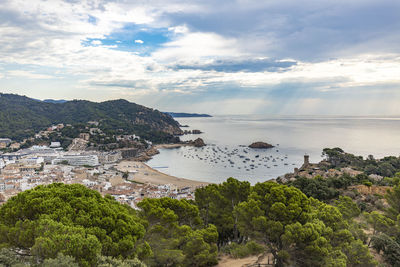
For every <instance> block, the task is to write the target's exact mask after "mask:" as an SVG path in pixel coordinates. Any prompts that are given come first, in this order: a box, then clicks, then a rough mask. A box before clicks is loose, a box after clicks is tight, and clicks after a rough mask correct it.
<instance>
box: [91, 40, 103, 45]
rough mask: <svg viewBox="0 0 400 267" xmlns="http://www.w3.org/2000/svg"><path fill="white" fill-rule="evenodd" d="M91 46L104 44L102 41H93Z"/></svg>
mask: <svg viewBox="0 0 400 267" xmlns="http://www.w3.org/2000/svg"><path fill="white" fill-rule="evenodd" d="M91 44H92V45H101V44H102V42H101V41H100V40H93V41H92V42H91Z"/></svg>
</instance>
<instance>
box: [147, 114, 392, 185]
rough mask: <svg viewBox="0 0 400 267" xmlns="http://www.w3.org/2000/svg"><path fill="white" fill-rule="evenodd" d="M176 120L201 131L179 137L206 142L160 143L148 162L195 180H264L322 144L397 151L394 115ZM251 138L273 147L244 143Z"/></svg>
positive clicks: (315, 153) (313, 156) (315, 155)
mask: <svg viewBox="0 0 400 267" xmlns="http://www.w3.org/2000/svg"><path fill="white" fill-rule="evenodd" d="M177 120H178V121H179V123H180V124H181V125H189V126H190V127H188V128H182V129H187V130H193V129H199V130H201V131H202V132H204V133H203V134H200V135H185V136H182V137H181V139H182V140H190V139H196V138H198V137H200V138H202V139H203V140H204V141H205V142H206V144H207V146H206V147H203V148H194V147H181V148H175V149H161V150H160V154H158V155H156V156H154V158H153V159H152V160H150V161H149V162H148V165H149V166H150V167H152V168H156V169H158V170H159V171H162V172H164V173H167V174H169V175H173V176H176V177H180V178H187V179H193V180H198V181H205V182H213V183H220V182H223V181H225V180H226V179H227V178H228V177H235V178H237V179H239V180H247V181H250V182H251V183H252V184H254V183H257V182H263V181H266V180H269V179H273V178H277V177H278V176H281V175H283V174H285V173H288V172H293V169H294V168H295V167H300V166H301V165H302V163H303V157H304V155H305V154H308V155H309V156H310V160H311V162H319V161H320V160H321V159H323V158H322V155H321V154H322V149H323V148H325V147H340V148H342V149H343V150H345V151H346V152H349V153H353V154H356V155H362V156H364V157H365V156H368V155H370V154H372V155H374V156H375V157H376V158H381V157H384V156H389V155H393V156H399V154H400V135H399V133H400V118H399V117H340V116H335V117H333V116H254V115H253V116H215V117H211V118H178V119H177ZM255 141H264V142H268V143H270V144H273V145H275V148H272V149H266V150H261V149H250V148H247V146H248V145H250V144H251V143H252V142H255Z"/></svg>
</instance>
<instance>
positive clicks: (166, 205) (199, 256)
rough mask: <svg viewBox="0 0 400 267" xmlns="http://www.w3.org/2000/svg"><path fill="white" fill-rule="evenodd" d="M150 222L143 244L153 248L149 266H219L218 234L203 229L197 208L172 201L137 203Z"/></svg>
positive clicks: (185, 203) (148, 222) (162, 199)
mask: <svg viewBox="0 0 400 267" xmlns="http://www.w3.org/2000/svg"><path fill="white" fill-rule="evenodd" d="M138 206H139V207H140V208H141V212H140V214H141V216H142V218H143V219H144V220H146V221H147V232H146V235H145V237H144V242H147V243H148V244H149V245H150V246H151V248H152V252H153V253H152V255H151V256H150V257H148V258H146V259H145V262H146V263H147V264H148V265H150V266H210V265H214V264H216V263H217V246H216V242H217V239H218V232H217V229H216V227H215V226H214V225H211V224H209V225H208V226H207V227H204V226H203V223H202V221H201V219H200V214H199V210H198V208H197V206H196V205H194V204H191V203H190V202H189V201H187V200H176V199H171V198H161V199H144V200H143V201H142V202H140V203H139V204H138Z"/></svg>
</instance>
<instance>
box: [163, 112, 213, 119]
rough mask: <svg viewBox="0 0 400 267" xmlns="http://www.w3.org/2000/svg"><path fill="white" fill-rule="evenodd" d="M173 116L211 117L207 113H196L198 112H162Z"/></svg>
mask: <svg viewBox="0 0 400 267" xmlns="http://www.w3.org/2000/svg"><path fill="white" fill-rule="evenodd" d="M164 113H166V114H168V115H170V116H172V117H173V118H189V117H212V116H211V115H208V114H198V113H182V112H164Z"/></svg>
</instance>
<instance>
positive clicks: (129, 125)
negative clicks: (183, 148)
mask: <svg viewBox="0 0 400 267" xmlns="http://www.w3.org/2000/svg"><path fill="white" fill-rule="evenodd" d="M88 121H98V122H99V126H98V127H99V128H100V129H102V130H103V131H107V132H110V131H111V132H114V131H115V132H118V133H120V134H136V135H139V136H141V137H143V138H145V139H147V140H150V141H153V142H168V141H172V140H175V137H174V135H177V134H182V131H181V129H180V128H179V123H178V122H176V121H175V120H174V119H173V118H172V117H171V116H169V115H167V114H164V113H162V112H159V111H158V110H154V109H151V108H147V107H144V106H141V105H138V104H135V103H130V102H128V101H126V100H122V99H119V100H112V101H105V102H101V103H95V102H90V101H85V100H73V101H67V102H64V103H60V102H58V103H48V102H41V101H40V102H39V101H37V100H35V99H32V98H28V97H26V96H20V95H14V94H0V136H1V137H8V138H11V139H14V140H17V141H20V140H22V139H24V138H27V137H30V136H32V135H33V134H34V133H36V132H38V131H39V130H42V129H44V128H46V127H48V126H50V125H53V124H59V123H64V124H77V123H87V122H88Z"/></svg>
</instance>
